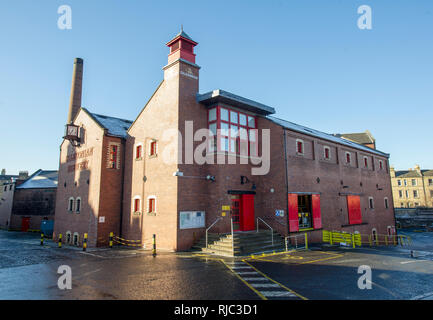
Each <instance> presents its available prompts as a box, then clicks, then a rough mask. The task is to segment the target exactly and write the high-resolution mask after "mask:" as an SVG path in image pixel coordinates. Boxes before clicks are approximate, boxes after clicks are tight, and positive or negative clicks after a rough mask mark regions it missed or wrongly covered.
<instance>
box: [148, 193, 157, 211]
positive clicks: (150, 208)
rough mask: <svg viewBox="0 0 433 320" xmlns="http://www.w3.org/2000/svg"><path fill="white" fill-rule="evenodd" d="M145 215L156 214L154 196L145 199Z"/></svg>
mask: <svg viewBox="0 0 433 320" xmlns="http://www.w3.org/2000/svg"><path fill="white" fill-rule="evenodd" d="M147 213H156V196H149V197H147Z"/></svg>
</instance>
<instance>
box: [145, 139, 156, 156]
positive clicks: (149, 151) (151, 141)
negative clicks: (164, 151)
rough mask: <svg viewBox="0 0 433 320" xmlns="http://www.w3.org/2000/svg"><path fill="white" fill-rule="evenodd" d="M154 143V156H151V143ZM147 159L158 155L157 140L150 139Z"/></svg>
mask: <svg viewBox="0 0 433 320" xmlns="http://www.w3.org/2000/svg"><path fill="white" fill-rule="evenodd" d="M153 142H155V154H151V152H152V143H153ZM147 154H148V155H149V157H156V156H157V155H158V140H156V139H151V140H150V142H149V150H148V153H147Z"/></svg>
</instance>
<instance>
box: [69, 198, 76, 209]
mask: <svg viewBox="0 0 433 320" xmlns="http://www.w3.org/2000/svg"><path fill="white" fill-rule="evenodd" d="M71 200H72V205H71ZM74 209H75V199H74V197H69V199H68V212H74Z"/></svg>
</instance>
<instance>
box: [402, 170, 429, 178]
mask: <svg viewBox="0 0 433 320" xmlns="http://www.w3.org/2000/svg"><path fill="white" fill-rule="evenodd" d="M422 176H423V177H432V176H433V170H421V173H419V172H418V171H416V170H399V171H395V177H396V178H397V177H398V178H420V177H422Z"/></svg>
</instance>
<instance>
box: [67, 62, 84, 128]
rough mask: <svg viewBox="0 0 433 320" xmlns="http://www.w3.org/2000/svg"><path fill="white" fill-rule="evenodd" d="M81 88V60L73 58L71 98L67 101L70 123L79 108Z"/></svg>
mask: <svg viewBox="0 0 433 320" xmlns="http://www.w3.org/2000/svg"><path fill="white" fill-rule="evenodd" d="M82 88H83V59H81V58H75V60H74V70H73V74H72V88H71V98H70V100H69V113H68V122H67V123H72V121H73V120H74V118H75V116H76V115H77V113H78V111H79V110H80V108H81V92H82Z"/></svg>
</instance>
